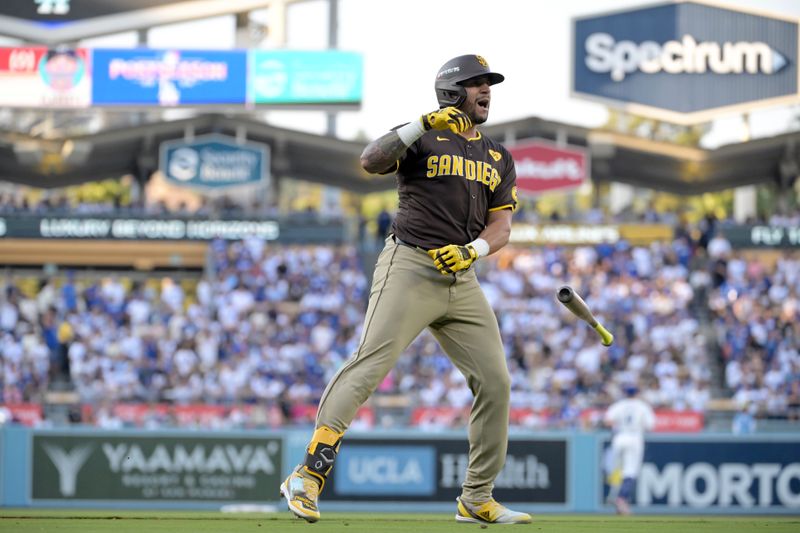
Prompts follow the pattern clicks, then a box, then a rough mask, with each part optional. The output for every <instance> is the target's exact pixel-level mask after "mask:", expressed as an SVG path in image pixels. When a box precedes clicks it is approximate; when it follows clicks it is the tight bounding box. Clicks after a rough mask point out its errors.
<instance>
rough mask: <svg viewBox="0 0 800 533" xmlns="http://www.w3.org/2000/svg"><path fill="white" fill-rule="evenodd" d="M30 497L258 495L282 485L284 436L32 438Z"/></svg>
mask: <svg viewBox="0 0 800 533" xmlns="http://www.w3.org/2000/svg"><path fill="white" fill-rule="evenodd" d="M32 468H33V491H32V498H33V500H116V501H119V500H127V501H130V500H162V501H163V500H179V501H186V500H198V501H236V502H248V501H250V502H261V501H264V499H265V498H266V496H267V495H272V494H274V493H275V491H276V490H277V489H276V487H278V485H279V484H280V481H281V480H280V475H281V440H280V439H278V438H259V437H194V436H188V437H187V436H184V437H164V436H159V435H154V436H152V437H149V436H148V437H142V436H97V435H43V434H38V435H34V437H33V465H32Z"/></svg>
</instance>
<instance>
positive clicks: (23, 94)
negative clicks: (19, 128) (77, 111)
mask: <svg viewBox="0 0 800 533" xmlns="http://www.w3.org/2000/svg"><path fill="white" fill-rule="evenodd" d="M91 75H92V62H91V53H90V51H89V50H87V49H85V48H77V49H71V48H58V49H47V48H42V47H25V48H0V87H2V89H0V106H4V107H36V108H41V107H49V108H76V107H88V106H89V105H90V104H91V100H92V85H91V82H92V79H91Z"/></svg>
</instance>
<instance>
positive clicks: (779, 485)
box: [635, 439, 800, 512]
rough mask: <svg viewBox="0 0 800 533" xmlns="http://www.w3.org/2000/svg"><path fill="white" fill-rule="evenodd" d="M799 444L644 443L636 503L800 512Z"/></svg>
mask: <svg viewBox="0 0 800 533" xmlns="http://www.w3.org/2000/svg"><path fill="white" fill-rule="evenodd" d="M798 450H800V441H797V440H795V441H791V442H789V441H786V442H780V441H766V440H750V439H748V440H746V441H739V442H735V441H734V442H732V441H731V440H730V439H727V440H725V441H685V440H684V441H678V440H675V441H655V442H648V443H647V444H646V445H645V453H644V465H643V466H642V471H641V474H640V475H639V479H638V480H637V482H636V490H635V495H636V505H638V506H641V507H647V508H649V509H651V510H659V509H660V510H666V509H673V508H674V509H677V508H689V509H693V510H704V509H705V510H714V509H729V510H733V509H736V510H743V511H752V512H758V511H760V510H764V509H772V510H794V511H795V512H797V511H800V454H798Z"/></svg>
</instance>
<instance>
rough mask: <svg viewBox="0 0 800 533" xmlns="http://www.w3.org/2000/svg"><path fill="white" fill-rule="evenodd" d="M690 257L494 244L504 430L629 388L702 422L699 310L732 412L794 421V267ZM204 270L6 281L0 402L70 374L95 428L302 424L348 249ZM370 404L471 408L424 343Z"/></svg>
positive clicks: (340, 309) (351, 318)
mask: <svg viewBox="0 0 800 533" xmlns="http://www.w3.org/2000/svg"><path fill="white" fill-rule="evenodd" d="M705 248H707V249H708V251H706V249H705ZM705 248H704V247H697V246H693V244H692V242H691V240H690V239H689V237H688V236H687V235H685V234H682V233H681V232H678V233H677V237H676V239H675V240H674V241H673V242H671V243H655V244H652V245H651V246H648V247H631V246H628V245H627V244H626V243H624V242H620V243H617V244H615V245H598V246H584V247H577V248H570V249H567V248H561V247H536V248H529V247H509V248H507V249H505V250H504V251H502V252H501V253H499V254H496V255H495V256H492V257H491V258H489V259H487V260H484V261H482V262H480V263H478V268H479V275H480V276H481V277H482V285H483V288H484V291H485V293H486V295H487V297H488V299H489V301H490V303H491V304H492V306H493V308H494V309H495V312H496V314H497V318H498V320H499V323H500V327H501V332H502V335H503V340H504V343H505V347H506V352H507V354H508V358H509V369H510V371H511V375H512V409H514V408H527V409H528V410H529V415H528V416H526V417H523V418H520V419H516V420H515V424H517V425H521V426H528V427H537V426H543V425H546V426H548V427H553V426H555V427H568V426H574V425H577V424H579V423H580V420H579V418H580V416H581V413H582V412H583V411H584V410H586V409H591V408H596V407H604V406H606V405H608V404H609V403H610V402H611V401H613V400H615V399H617V398H618V397H620V395H621V394H622V392H621V391H622V389H623V387H624V386H625V385H627V384H632V383H635V384H638V385H639V387H640V389H641V390H642V395H643V397H644V398H645V399H646V400H647V401H649V402H650V403H651V404H653V405H654V406H655V407H656V408H666V409H671V410H679V411H680V410H693V411H701V412H702V411H703V410H705V408H706V406H707V404H708V402H709V401H710V400H711V390H712V386H711V384H712V374H711V372H710V369H711V368H713V366H714V365H715V364H716V361H714V356H713V350H709V341H712V342H713V339H709V338H707V337H708V335H707V333H708V331H711V330H708V329H704V328H703V327H702V324H701V322H700V320H698V318H699V317H700V316H701V311H703V309H704V308H705V309H706V310H708V309H709V307H704V306H706V305H707V304H706V302H707V301H708V302H710V310H711V314H712V317H713V321H714V322H713V323H714V324H715V326H716V328H715V330H714V331H716V332H717V336H718V337H719V340H720V347H721V353H722V355H723V357H724V360H725V364H726V365H727V366H726V367H725V369H724V373H725V384H726V385H727V386H728V387H730V389H731V394H734V399H735V401H736V402H739V403H740V404H745V403H746V404H748V405H752V406H753V407H752V408H753V409H756V410H757V411H758V413H760V414H768V415H770V416H786V415H791V414H792V413H796V407H797V403H798V402H797V400H798V392H800V391H799V390H798V387H800V385H799V384H800V357H799V356H798V342H799V339H800V327H798V325H797V324H798V320H797V319H798V290H799V289H800V260H798V258H797V257H796V256H792V255H789V254H785V255H784V256H783V257H782V258H781V259H780V260H779V261H778V262H777V263H776V265H775V267H774V268H771V267H770V266H769V265H766V264H764V263H762V262H760V261H759V260H758V258H756V259H753V260H747V259H745V258H744V257H742V256H740V255H737V254H734V253H733V252H732V251H731V250H730V246H729V245H727V246H726V242H725V241H724V237H721V238H716V239H708V240H707V245H706V247H705ZM210 258H211V265H212V268H210V269H209V271H208V272H207V273H206V274H207V275H206V277H203V278H202V279H199V280H188V282H187V280H183V281H181V280H178V279H172V278H169V277H164V278H162V279H159V280H150V281H148V282H142V281H133V282H132V281H130V280H128V279H126V278H122V277H119V276H116V277H115V276H108V277H104V278H87V277H80V276H72V275H67V276H62V277H60V278H55V277H54V278H47V279H44V280H43V281H41V282H40V284H39V286H37V287H35V288H34V289H33V290H28V291H27V293H26V292H25V291H22V290H21V289H20V287H19V284H18V283H16V282H15V279H14V278H13V276H8V277H6V279H5V280H4V281H3V287H2V296H0V335H1V336H2V348H0V354H1V355H2V378H1V379H2V399H1V400H2V403H6V404H15V403H25V402H36V401H40V400H41V399H42V395H43V393H44V391H45V390H46V389H47V387H48V386H49V384H50V383H51V382H53V381H56V380H58V379H63V377H64V376H69V380H70V381H71V383H72V384H73V386H74V388H75V390H76V392H77V393H78V394H79V396H80V400H81V402H83V403H86V404H91V405H95V406H99V407H98V411H97V413H98V417H99V419H100V423H107V424H113V423H115V421H114V414H113V410H109V407H108V406H109V405H113V404H114V403H116V402H143V403H148V404H152V403H158V402H161V403H168V404H179V405H180V404H195V403H212V404H221V405H228V406H232V405H242V404H244V405H251V406H252V405H256V406H257V405H272V406H276V407H277V409H278V411H279V412H280V413H282V420H279V421H278V422H273V423H286V422H288V423H291V422H293V421H294V422H307V421H308V419H309V418H308V410H307V409H306V410H300V411H298V410H296V409H294V408H295V407H296V406H313V405H315V403H316V401H317V400H318V399H319V397H320V395H321V393H322V391H323V388H324V386H325V384H326V382H327V381H328V380H329V379H330V377H331V376H332V375H333V373H334V372H335V371H336V370H337V369H338V367H339V366H340V365H341V364H342V363H343V362H344V360H345V359H346V358H347V357H348V356H349V354H350V353H352V352H353V350H354V348H355V347H356V345H357V343H358V339H359V335H360V328H361V323H362V320H363V314H364V310H365V302H366V295H367V291H368V279H367V276H366V275H365V271H364V269H363V268H362V266H361V264H360V261H359V257H358V254H357V253H356V251H355V249H354V248H353V247H330V246H283V247H281V246H271V245H269V246H268V245H266V244H265V243H264V242H263V241H260V240H257V239H251V240H247V241H243V242H225V241H215V242H213V243H212V245H211V254H210ZM563 284H569V285H571V286H572V287H574V288H575V289H576V290H577V291H578V292H579V293H580V294H582V295H583V296H584V298H585V299H586V301H587V302H588V303H589V305H590V306H591V307H592V309H593V310H594V311H595V313H596V314H597V316H598V318H600V319H601V321H603V322H604V323H605V324H606V326H607V327H608V328H609V329H611V330H612V331H613V332H614V333H615V343H614V345H613V346H612V347H611V348H608V349H606V348H604V347H602V346H601V345H600V344H599V342H598V340H597V338H596V336H595V335H594V332H592V331H591V329H590V328H588V327H587V326H586V325H585V324H583V323H580V322H579V321H577V319H575V318H574V317H573V316H572V315H571V314H569V312H568V311H566V310H565V309H564V308H562V307H561V306H560V305H559V304H558V303H557V302H556V300H555V299H554V297H553V295H554V293H555V291H556V289H557V288H558V287H559V286H561V285H563ZM706 295H708V298H707V299H706ZM709 354H711V355H709ZM378 395H379V396H394V397H401V398H405V399H407V400H408V404H409V405H412V406H427V407H431V408H441V407H451V408H456V410H458V409H462V408H463V409H466V408H467V407H468V406H469V405H470V403H471V393H470V391H469V388H468V387H467V384H466V382H465V380H464V379H463V377H461V375H460V374H459V373H458V372H457V371H456V370H455V369H454V367H453V366H452V364H451V363H450V362H449V360H448V359H447V358H446V356H445V355H444V354H443V353H442V351H441V349H440V348H439V347H438V345H437V344H436V342H435V341H434V340H433V337H432V336H431V335H430V334H428V333H424V334H423V335H421V336H420V337H419V338H418V339H417V340H416V341H414V342H413V343H412V345H411V346H410V347H409V349H408V350H407V351H406V352H405V353H404V355H403V356H402V357H401V358H400V361H399V362H398V364H397V367H396V368H395V369H394V370H393V371H391V372H390V373H389V375H388V376H387V377H386V379H385V380H384V381H383V383H381V385H380V386H379V389H378ZM298 413H302V414H298ZM233 418H236V417H233ZM116 422H117V423H118V422H119V421H116ZM244 422H246V421H244ZM405 422H407V420H404V419H402V417H395V418H392V417H386V418H383V419H381V420H379V421H377V423H379V424H382V425H389V426H392V425H395V424H401V423H405ZM370 423H373V422H370ZM415 423H419V424H421V425H429V426H437V425H451V424H458V423H460V420H459V419H458V418H452V417H450V418H446V419H443V420H441V419H439V420H434V419H422V420H416V421H415Z"/></svg>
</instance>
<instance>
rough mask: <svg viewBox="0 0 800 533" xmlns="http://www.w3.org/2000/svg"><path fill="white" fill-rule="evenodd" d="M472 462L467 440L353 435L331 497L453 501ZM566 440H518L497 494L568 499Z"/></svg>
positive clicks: (331, 482) (510, 498)
mask: <svg viewBox="0 0 800 533" xmlns="http://www.w3.org/2000/svg"><path fill="white" fill-rule="evenodd" d="M468 462H469V445H468V443H467V442H466V439H465V440H447V439H411V440H384V439H374V440H373V439H351V440H348V441H347V443H346V445H345V446H343V447H342V450H341V452H340V453H339V456H338V457H337V458H336V467H335V468H334V469H333V475H332V476H331V477H329V478H328V482H327V485H326V487H325V497H326V499H328V500H332V501H336V500H338V501H352V500H359V501H363V500H370V501H431V502H448V503H450V502H453V501H454V500H455V499H456V497H457V496H459V495H460V494H461V485H462V483H463V482H464V476H465V475H466V470H467V464H468ZM566 465H567V443H566V441H565V440H564V439H554V440H527V439H512V440H511V441H509V443H508V455H507V456H506V464H505V466H504V467H503V470H502V471H501V472H500V475H498V476H497V479H496V480H495V483H494V491H493V495H494V496H495V497H496V498H497V499H498V500H500V501H503V502H517V503H520V502H523V503H531V502H536V503H552V504H566V503H567V486H566V477H567V471H566V469H567V466H566Z"/></svg>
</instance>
